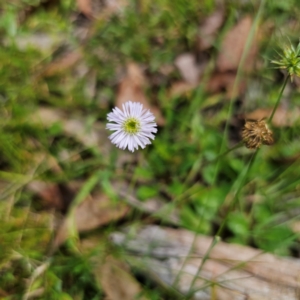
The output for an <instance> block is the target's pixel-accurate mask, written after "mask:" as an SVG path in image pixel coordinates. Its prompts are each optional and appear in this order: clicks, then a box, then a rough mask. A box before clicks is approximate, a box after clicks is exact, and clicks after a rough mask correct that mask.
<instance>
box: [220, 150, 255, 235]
mask: <svg viewBox="0 0 300 300" xmlns="http://www.w3.org/2000/svg"><path fill="white" fill-rule="evenodd" d="M258 152H259V148H258V149H256V151H255V152H254V153H253V155H252V157H251V159H250V161H249V163H248V166H247V169H246V171H245V174H244V176H243V178H242V180H241V181H240V184H239V186H238V188H237V191H236V193H235V195H234V198H233V200H232V202H231V204H230V207H229V209H228V213H227V215H226V216H225V218H224V220H223V222H222V224H221V225H220V227H219V229H218V232H217V233H216V235H217V236H220V235H221V234H222V232H223V230H224V227H225V224H226V222H227V220H228V216H229V213H230V212H231V211H232V209H233V207H234V205H235V204H236V202H237V200H238V196H239V194H240V192H241V190H242V188H243V187H244V183H245V181H246V179H247V176H248V174H249V172H250V170H251V167H252V166H253V163H254V161H255V158H256V156H257V154H258Z"/></svg>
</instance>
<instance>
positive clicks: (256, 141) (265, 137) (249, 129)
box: [242, 120, 274, 149]
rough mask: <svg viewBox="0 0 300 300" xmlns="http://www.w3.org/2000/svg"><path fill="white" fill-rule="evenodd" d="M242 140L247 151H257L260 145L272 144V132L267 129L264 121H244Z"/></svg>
mask: <svg viewBox="0 0 300 300" xmlns="http://www.w3.org/2000/svg"><path fill="white" fill-rule="evenodd" d="M242 139H243V142H244V143H245V146H246V147H247V148H249V149H257V148H259V147H260V146H261V145H268V146H270V145H272V144H273V143H274V139H273V132H272V131H271V130H270V129H269V128H268V125H267V123H266V121H264V120H260V121H246V124H245V125H244V128H243V130H242Z"/></svg>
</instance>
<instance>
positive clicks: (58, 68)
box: [41, 50, 82, 77]
mask: <svg viewBox="0 0 300 300" xmlns="http://www.w3.org/2000/svg"><path fill="white" fill-rule="evenodd" d="M81 58H82V53H81V52H80V51H78V50H76V51H73V52H68V53H65V54H64V55H63V56H62V57H60V58H58V59H56V60H54V61H53V62H51V63H50V64H49V65H48V66H47V67H46V68H45V69H44V70H43V71H42V73H41V74H42V75H43V76H45V77H51V76H54V75H57V74H60V73H63V72H65V71H66V70H67V69H70V68H72V67H73V66H74V65H75V64H76V63H77V62H78V61H79V60H80V59H81Z"/></svg>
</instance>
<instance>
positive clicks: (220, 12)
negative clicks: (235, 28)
mask: <svg viewBox="0 0 300 300" xmlns="http://www.w3.org/2000/svg"><path fill="white" fill-rule="evenodd" d="M223 21H224V9H223V8H219V9H217V10H216V11H215V12H214V13H213V14H211V15H210V16H208V17H207V18H206V19H205V20H204V21H203V22H202V24H201V25H200V27H199V34H198V39H197V40H198V41H197V46H198V49H199V50H200V51H204V50H207V49H209V48H210V47H211V46H212V45H213V43H214V41H215V38H216V35H217V34H218V31H219V29H220V27H221V26H222V24H223Z"/></svg>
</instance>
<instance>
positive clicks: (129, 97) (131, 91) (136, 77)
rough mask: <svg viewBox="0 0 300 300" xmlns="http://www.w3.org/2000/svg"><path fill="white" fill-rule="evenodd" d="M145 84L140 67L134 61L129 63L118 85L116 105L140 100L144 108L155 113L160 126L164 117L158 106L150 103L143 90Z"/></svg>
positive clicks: (163, 121) (119, 105)
mask: <svg viewBox="0 0 300 300" xmlns="http://www.w3.org/2000/svg"><path fill="white" fill-rule="evenodd" d="M145 85H146V78H145V76H144V74H143V72H142V70H141V68H140V67H139V66H138V65H137V64H136V63H129V64H128V65H127V74H126V76H125V77H124V78H123V80H122V81H121V83H120V85H119V90H118V94H117V100H116V106H117V107H119V108H121V109H122V104H124V103H125V102H127V101H133V102H140V103H142V104H143V106H144V108H145V109H149V110H150V111H151V112H152V113H153V114H154V115H155V118H156V123H157V124H158V125H160V126H162V125H164V123H165V119H164V118H163V116H162V114H161V112H160V110H159V108H158V107H155V106H152V105H150V103H149V100H148V99H147V97H146V95H145V92H144V88H145Z"/></svg>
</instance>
